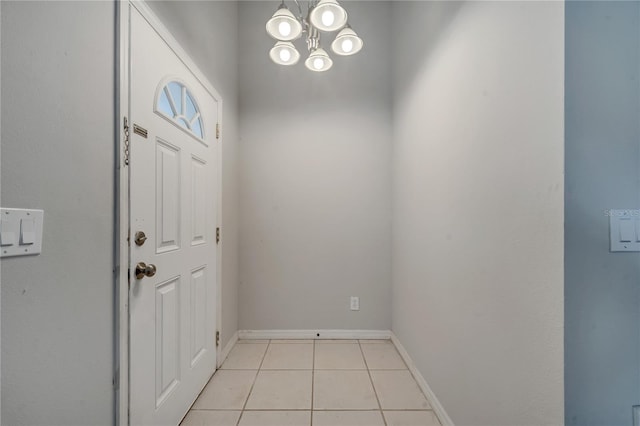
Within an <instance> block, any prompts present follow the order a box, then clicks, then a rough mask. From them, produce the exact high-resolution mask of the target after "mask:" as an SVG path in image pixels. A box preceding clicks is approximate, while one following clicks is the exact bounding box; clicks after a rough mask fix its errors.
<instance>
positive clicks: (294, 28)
mask: <svg viewBox="0 0 640 426" xmlns="http://www.w3.org/2000/svg"><path fill="white" fill-rule="evenodd" d="M267 32H268V33H269V35H270V36H271V37H273V38H275V39H276V40H280V41H291V40H295V39H297V38H298V37H300V35H301V34H302V24H301V23H300V21H298V20H297V19H296V17H295V16H293V13H291V11H290V10H289V9H287V6H285V4H284V2H283V3H282V4H281V5H280V7H279V8H278V10H276V12H275V13H274V14H273V16H272V17H271V19H269V20H268V21H267Z"/></svg>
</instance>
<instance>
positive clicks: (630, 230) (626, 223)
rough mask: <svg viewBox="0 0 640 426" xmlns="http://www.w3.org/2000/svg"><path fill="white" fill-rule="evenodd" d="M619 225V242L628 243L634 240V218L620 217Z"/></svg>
mask: <svg viewBox="0 0 640 426" xmlns="http://www.w3.org/2000/svg"><path fill="white" fill-rule="evenodd" d="M619 226H620V228H619V232H620V242H621V243H630V242H631V241H635V240H636V227H635V220H633V219H631V218H624V219H620V221H619Z"/></svg>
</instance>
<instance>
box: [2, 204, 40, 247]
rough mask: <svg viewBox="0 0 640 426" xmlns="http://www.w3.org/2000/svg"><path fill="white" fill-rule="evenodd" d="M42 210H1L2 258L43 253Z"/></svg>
mask: <svg viewBox="0 0 640 426" xmlns="http://www.w3.org/2000/svg"><path fill="white" fill-rule="evenodd" d="M43 221H44V212H43V211H42V210H27V209H0V257H9V256H27V255H33V254H39V253H40V252H41V251H42V225H43Z"/></svg>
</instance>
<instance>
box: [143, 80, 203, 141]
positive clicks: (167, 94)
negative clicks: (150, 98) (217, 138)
mask: <svg viewBox="0 0 640 426" xmlns="http://www.w3.org/2000/svg"><path fill="white" fill-rule="evenodd" d="M155 110H156V112H157V113H159V114H161V115H162V116H164V117H166V118H168V119H169V120H170V121H172V122H174V123H176V124H177V125H178V126H179V127H182V128H183V129H184V130H186V131H187V132H189V133H191V134H192V135H193V136H195V137H196V138H198V139H201V140H202V139H204V124H203V122H202V115H201V114H200V109H199V108H198V104H197V103H196V100H195V99H194V98H193V96H192V95H191V92H190V91H189V89H187V86H185V85H184V84H183V83H181V82H179V81H176V80H173V81H170V82H168V83H167V84H165V85H163V86H162V87H161V88H160V91H159V92H158V94H157V96H156V105H155Z"/></svg>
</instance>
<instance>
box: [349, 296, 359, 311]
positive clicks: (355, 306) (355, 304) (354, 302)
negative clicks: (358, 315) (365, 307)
mask: <svg viewBox="0 0 640 426" xmlns="http://www.w3.org/2000/svg"><path fill="white" fill-rule="evenodd" d="M351 310H352V311H359V310H360V298H359V297H358V296H351Z"/></svg>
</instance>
